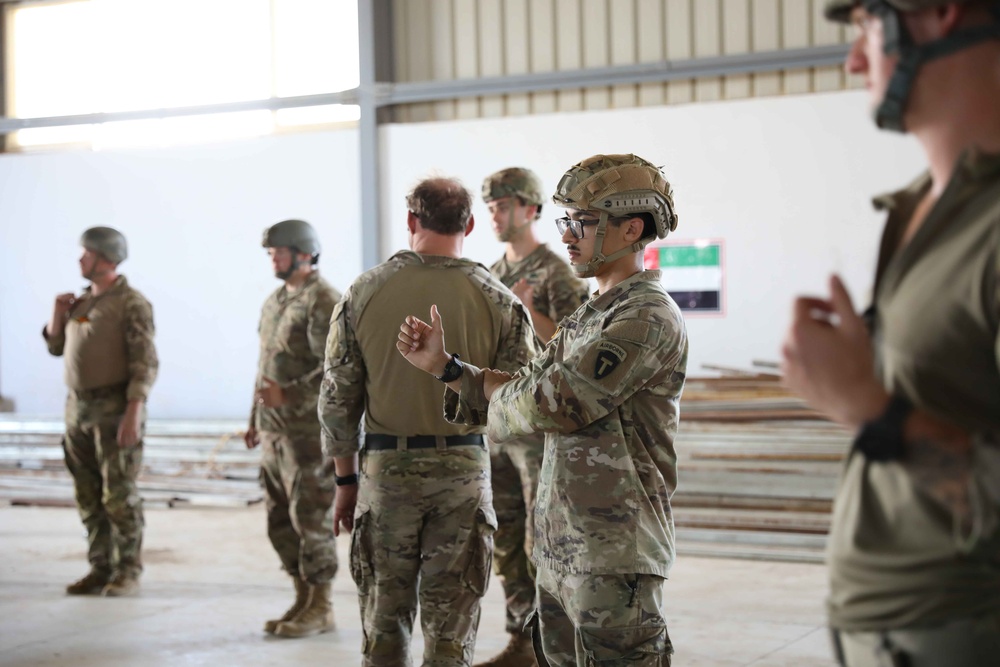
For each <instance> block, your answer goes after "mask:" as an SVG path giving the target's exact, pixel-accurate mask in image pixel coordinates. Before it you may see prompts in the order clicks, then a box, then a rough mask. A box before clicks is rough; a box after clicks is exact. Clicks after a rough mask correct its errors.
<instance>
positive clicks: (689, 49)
mask: <svg viewBox="0 0 1000 667" xmlns="http://www.w3.org/2000/svg"><path fill="white" fill-rule="evenodd" d="M693 1H694V0H667V5H666V12H665V13H664V21H665V24H664V34H665V35H666V57H667V60H687V59H688V58H692V57H694V39H693V34H692V33H693V27H692V26H693V25H694V16H693V11H692V9H691V3H692V2H693ZM665 85H666V91H667V93H666V97H667V103H668V104H685V103H687V102H693V101H694V82H693V81H671V82H669V83H667V84H665Z"/></svg>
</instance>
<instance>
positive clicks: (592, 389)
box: [397, 155, 688, 667]
mask: <svg viewBox="0 0 1000 667" xmlns="http://www.w3.org/2000/svg"><path fill="white" fill-rule="evenodd" d="M552 199H553V201H554V202H555V203H556V204H558V205H560V206H563V207H565V208H566V209H567V211H566V214H567V215H566V216H565V217H563V218H560V219H559V220H558V221H557V224H558V226H559V229H560V231H561V232H562V234H563V239H562V240H563V243H565V244H566V246H567V250H568V252H569V256H570V262H571V264H572V266H573V268H574V270H576V272H577V274H578V275H588V276H593V277H594V279H595V281H596V282H597V287H598V293H597V294H596V295H595V296H594V297H593V298H591V299H590V301H588V302H587V303H586V304H584V305H583V306H581V307H580V308H579V309H578V310H577V311H576V312H575V313H573V314H572V315H570V316H569V317H567V318H566V319H564V320H563V323H562V325H561V327H560V329H559V332H558V333H557V334H556V336H555V338H553V340H552V341H551V342H549V344H548V346H547V347H546V348H545V351H544V352H543V353H542V355H541V356H540V357H539V358H538V359H536V360H534V361H533V362H532V363H531V364H529V365H528V366H526V367H524V368H522V369H521V370H520V371H518V372H517V373H516V374H514V375H513V376H511V375H508V374H506V373H500V372H497V371H494V370H490V369H481V368H477V367H475V366H473V365H471V364H465V366H464V372H463V373H462V375H461V376H460V377H459V378H458V379H455V380H453V381H452V382H450V383H449V384H448V386H449V388H450V389H452V390H453V392H455V395H449V396H448V397H446V402H445V414H446V416H447V417H448V418H449V419H450V420H453V421H456V422H464V423H470V424H473V423H477V424H482V423H485V424H486V427H487V434H488V436H489V438H490V441H491V442H497V443H504V442H508V441H510V440H512V439H517V438H523V437H524V436H526V435H529V434H532V433H537V432H544V434H545V461H544V465H543V467H542V471H541V475H540V479H539V487H538V498H537V503H536V506H535V543H534V549H533V552H532V561H533V563H534V565H535V567H536V603H535V604H536V607H535V612H534V615H533V618H532V619H531V620H529V627H531V628H532V629H533V630H532V631H533V632H534V633H535V638H534V645H535V655H536V659H537V661H538V664H540V665H553V666H555V665H558V666H559V667H563V666H565V665H577V666H579V667H584V666H586V665H595V664H609V665H610V664H614V665H619V664H626V663H627V664H630V665H648V666H653V665H669V664H670V655H671V653H672V652H673V648H672V645H671V642H670V638H669V635H668V633H667V626H666V621H665V620H664V617H663V614H662V611H661V609H662V603H663V583H664V581H665V579H666V576H667V574H668V572H669V571H670V567H671V565H672V564H673V560H674V539H673V535H674V531H673V519H672V514H671V510H670V497H671V495H672V494H673V492H674V489H675V487H676V483H677V457H676V453H675V451H674V446H673V443H674V436H675V434H676V431H677V423H678V405H679V401H680V395H681V390H682V389H683V386H684V379H685V372H686V370H685V369H686V366H687V350H688V347H687V334H686V332H685V327H684V320H683V319H682V317H681V313H680V310H679V309H678V307H677V305H676V304H675V303H674V302H673V300H672V299H671V298H670V296H669V295H668V294H667V292H666V289H665V288H664V286H663V284H662V283H661V280H660V273H659V271H645V270H643V262H642V250H643V247H644V246H645V245H646V244H647V243H649V242H650V241H652V240H653V239H656V238H664V237H666V235H667V234H668V233H669V232H670V231H671V230H673V229H675V228H676V225H677V216H676V213H675V212H674V202H673V193H672V191H671V189H670V184H669V183H668V182H667V180H666V178H665V177H664V176H663V173H662V172H661V171H660V169H659V168H657V167H656V166H654V165H653V164H651V163H650V162H648V161H646V160H643V159H642V158H639V157H637V156H635V155H595V156H593V157H591V158H588V159H586V160H584V161H583V162H580V163H579V164H577V165H575V166H573V167H571V168H570V170H569V171H567V172H566V174H565V175H564V176H563V178H562V180H561V181H560V183H559V187H558V188H557V191H556V194H555V195H554V196H553V198H552ZM449 336H450V334H449ZM448 345H449V346H450V345H451V342H450V339H449V341H448ZM397 349H398V350H399V351H400V353H401V354H402V355H403V356H405V357H406V358H407V359H408V360H409V361H410V363H412V364H414V365H415V366H417V367H418V368H421V369H422V370H424V371H427V372H429V373H433V374H439V373H441V372H442V368H443V367H444V366H445V365H446V364H447V363H448V361H449V359H450V355H449V354H448V352H447V349H448V348H447V347H446V341H445V338H444V335H443V333H442V321H441V318H440V317H439V316H438V315H437V314H436V313H432V316H431V322H430V323H427V322H423V321H421V320H420V319H418V318H416V317H413V316H410V317H407V318H406V321H405V322H404V323H403V324H402V326H401V328H400V334H399V342H398V343H397ZM487 417H488V419H487Z"/></svg>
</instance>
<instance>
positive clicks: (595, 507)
mask: <svg viewBox="0 0 1000 667" xmlns="http://www.w3.org/2000/svg"><path fill="white" fill-rule="evenodd" d="M687 352H688V344H687V333H686V331H685V327H684V320H683V319H682V317H681V312H680V309H679V308H678V307H677V305H676V304H675V303H674V302H673V300H672V299H671V298H670V296H669V295H668V294H667V292H666V290H665V289H664V287H663V285H662V284H661V283H660V272H659V271H641V272H639V273H637V274H636V275H634V276H632V277H630V278H628V279H627V280H624V281H622V282H621V283H619V284H618V285H616V286H615V287H613V288H612V289H610V290H608V292H606V293H605V294H602V295H599V296H595V297H594V298H593V299H591V300H590V301H588V302H587V303H585V304H584V305H583V306H581V307H580V308H579V309H578V310H577V311H576V312H575V313H573V314H572V315H570V316H569V317H567V318H566V319H565V320H563V323H562V327H561V328H560V330H559V331H558V332H557V333H556V335H555V337H554V338H553V340H552V342H550V343H549V345H548V347H546V349H545V352H544V353H543V354H542V355H541V356H539V357H538V358H537V359H535V360H534V361H533V362H532V363H531V364H529V365H528V366H527V367H525V368H524V369H522V370H521V371H520V372H519V373H518V374H517V376H516V377H515V378H514V380H512V381H510V382H508V383H507V384H505V385H504V386H503V387H502V388H500V389H499V390H497V391H496V392H495V393H494V395H493V398H492V400H491V401H489V402H488V403H487V401H486V400H485V396H484V394H483V387H482V374H481V372H480V371H479V370H478V369H476V368H470V367H467V369H466V373H465V374H464V375H463V378H462V391H461V393H460V394H455V393H454V392H451V396H450V397H449V400H448V401H447V402H446V406H445V410H446V414H447V415H448V417H449V419H454V420H456V421H460V422H466V423H487V434H488V436H489V438H490V440H491V441H495V442H504V441H506V440H508V439H511V438H520V437H523V436H524V435H525V434H526V433H531V432H533V431H544V432H545V455H544V461H543V463H542V470H541V475H540V479H539V485H538V500H537V505H536V507H535V547H534V552H533V554H532V560H533V561H534V563H535V565H536V566H538V567H545V568H548V569H552V570H556V571H562V572H572V573H589V574H612V573H617V574H622V573H639V574H654V575H658V576H663V577H665V576H667V573H668V572H669V570H670V566H671V565H672V563H673V559H674V529H673V517H672V514H671V510H670V497H671V495H672V494H673V492H674V489H675V488H676V486H677V456H676V454H675V452H674V436H675V434H676V432H677V424H678V418H679V412H678V404H679V401H680V396H681V390H682V389H683V387H684V379H685V372H686V367H687ZM487 416H488V417H489V419H488V420H487Z"/></svg>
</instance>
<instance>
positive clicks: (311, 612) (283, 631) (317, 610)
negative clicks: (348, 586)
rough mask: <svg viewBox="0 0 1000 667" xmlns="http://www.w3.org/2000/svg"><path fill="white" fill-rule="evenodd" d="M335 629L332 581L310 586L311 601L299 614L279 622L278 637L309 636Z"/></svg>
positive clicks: (275, 630) (276, 629)
mask: <svg viewBox="0 0 1000 667" xmlns="http://www.w3.org/2000/svg"><path fill="white" fill-rule="evenodd" d="M330 630H333V605H331V604H330V583H329V582H327V583H325V584H320V585H318V586H309V602H308V603H307V604H306V608H305V609H303V610H302V611H300V612H299V615H298V616H296V617H295V618H293V619H292V620H290V621H285V622H284V623H278V627H276V628H275V629H274V634H275V635H276V636H278V637H309V636H310V635H318V634H319V633H321V632H329V631H330Z"/></svg>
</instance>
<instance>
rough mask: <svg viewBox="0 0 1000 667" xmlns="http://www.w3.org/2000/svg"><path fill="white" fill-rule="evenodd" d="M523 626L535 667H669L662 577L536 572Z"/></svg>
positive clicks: (545, 570) (670, 650) (669, 649)
mask: <svg viewBox="0 0 1000 667" xmlns="http://www.w3.org/2000/svg"><path fill="white" fill-rule="evenodd" d="M536 577H537V585H538V590H537V595H538V608H537V609H536V611H535V615H534V616H533V617H532V619H531V620H530V621H529V627H530V628H531V632H532V640H533V641H534V644H535V655H536V656H537V658H538V664H539V665H541V667H545V666H546V665H549V666H551V667H569V666H570V665H576V667H591V666H594V665H604V666H607V667H611V666H613V665H614V666H617V665H635V666H636V667H639V666H642V667H669V665H670V656H671V654H672V653H673V651H674V649H673V645H672V644H671V643H670V636H669V635H668V634H667V623H666V621H665V620H664V618H663V614H662V613H661V612H660V606H661V604H662V603H663V582H664V581H665V580H664V579H663V578H662V577H658V576H655V575H650V574H570V573H565V572H554V571H552V570H550V569H548V568H542V569H540V570H538V572H537V575H536Z"/></svg>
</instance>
